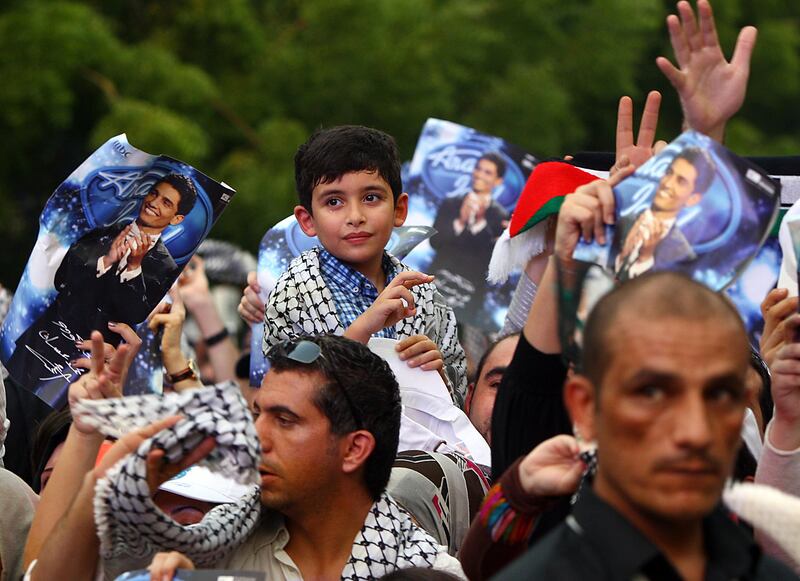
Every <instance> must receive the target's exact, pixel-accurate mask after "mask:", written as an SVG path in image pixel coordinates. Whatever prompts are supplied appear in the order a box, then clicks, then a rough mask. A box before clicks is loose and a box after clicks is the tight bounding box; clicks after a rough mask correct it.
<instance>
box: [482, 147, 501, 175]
mask: <svg viewBox="0 0 800 581" xmlns="http://www.w3.org/2000/svg"><path fill="white" fill-rule="evenodd" d="M482 159H485V160H486V161H491V162H492V163H493V164H494V166H495V167H496V168H497V177H499V178H501V177H503V176H505V175H506V160H504V159H503V156H502V155H500V154H499V153H495V152H494V151H491V152H489V153H484V154H483V155H482V156H480V157H479V158H478V161H480V160H482ZM476 163H477V162H476Z"/></svg>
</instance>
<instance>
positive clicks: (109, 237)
mask: <svg viewBox="0 0 800 581" xmlns="http://www.w3.org/2000/svg"><path fill="white" fill-rule="evenodd" d="M233 194H234V191H233V190H232V189H230V188H229V187H228V186H226V185H224V184H219V183H217V182H215V181H214V180H212V179H211V178H209V177H208V176H206V175H204V174H203V173H201V172H199V171H198V170H196V169H194V168H193V167H191V166H189V165H187V164H185V163H183V162H181V161H178V160H175V159H172V158H170V157H166V156H154V155H150V154H148V153H145V152H143V151H140V150H138V149H136V148H135V147H133V146H131V145H130V144H129V143H128V141H127V138H126V137H125V135H119V136H117V137H114V138H112V139H109V140H108V141H107V142H106V143H105V144H103V145H102V146H101V147H100V148H99V149H98V150H97V151H95V152H94V153H93V154H92V155H91V156H89V158H88V159H87V160H86V161H84V162H83V163H82V164H81V165H80V166H79V167H78V168H77V169H76V170H75V171H74V172H72V174H70V176H69V177H68V178H67V179H66V180H64V182H63V183H61V184H60V185H59V186H58V187H57V188H56V190H55V192H54V193H53V195H52V196H51V197H50V199H49V200H48V201H47V203H46V205H45V207H44V210H43V211H42V214H41V216H40V221H39V235H38V238H37V240H36V244H35V245H34V248H33V251H32V252H31V255H30V258H29V260H28V263H27V265H26V267H25V271H24V272H23V275H22V279H21V280H20V283H19V286H18V287H17V292H16V294H15V295H14V300H13V302H12V304H11V308H10V310H9V313H8V316H7V318H6V320H5V322H4V324H3V326H2V329H1V330H0V359H1V360H2V362H3V364H4V365H5V367H6V368H7V369H8V371H9V372H10V373H11V375H12V377H14V379H16V380H17V381H18V382H19V383H21V384H22V385H23V386H25V387H27V388H28V389H31V390H32V391H34V392H35V393H36V394H37V395H38V396H39V397H41V398H42V399H43V400H44V401H46V402H47V403H49V404H50V405H52V406H54V407H60V406H61V405H62V404H63V403H64V402H65V401H66V390H67V387H68V386H69V383H70V382H71V381H73V380H74V379H75V378H76V377H77V376H78V375H79V374H80V372H81V371H82V370H80V369H76V368H74V367H73V366H72V364H71V361H72V360H73V359H76V358H78V357H81V356H85V355H86V354H85V353H82V352H81V351H79V350H78V348H77V347H76V346H75V342H76V341H81V340H85V339H87V338H88V337H89V336H90V334H91V332H92V331H93V330H98V331H100V332H101V333H103V336H104V340H105V341H106V342H107V343H110V344H112V345H117V344H118V343H119V342H120V336H119V334H118V333H115V332H114V330H113V327H114V324H115V323H126V324H128V325H130V326H131V327H135V326H136V325H138V324H139V323H141V322H142V321H144V320H145V319H146V317H147V316H148V314H149V313H150V312H151V311H152V310H153V308H154V307H155V306H156V305H157V304H158V303H159V302H160V301H161V299H162V298H164V296H165V295H166V294H167V291H168V290H169V288H170V286H171V285H172V283H173V282H174V280H175V279H176V278H177V276H178V274H179V273H180V271H181V269H182V268H183V265H185V264H186V263H187V262H188V261H189V259H190V258H191V256H192V255H193V254H194V252H195V250H197V247H198V246H199V245H200V243H201V242H202V240H203V239H204V238H205V237H206V236H207V235H208V233H209V231H210V230H211V227H212V225H213V224H214V222H215V221H216V220H217V219H218V218H219V216H220V215H221V213H222V211H223V210H224V209H225V207H227V204H228V203H229V202H230V200H231V198H232V196H233Z"/></svg>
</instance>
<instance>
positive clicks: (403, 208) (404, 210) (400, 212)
mask: <svg viewBox="0 0 800 581" xmlns="http://www.w3.org/2000/svg"><path fill="white" fill-rule="evenodd" d="M407 217H408V194H407V193H405V192H403V193H402V194H400V195H399V196H397V199H396V200H395V201H394V226H395V228H397V227H398V226H402V225H403V223H404V222H405V221H406V218H407Z"/></svg>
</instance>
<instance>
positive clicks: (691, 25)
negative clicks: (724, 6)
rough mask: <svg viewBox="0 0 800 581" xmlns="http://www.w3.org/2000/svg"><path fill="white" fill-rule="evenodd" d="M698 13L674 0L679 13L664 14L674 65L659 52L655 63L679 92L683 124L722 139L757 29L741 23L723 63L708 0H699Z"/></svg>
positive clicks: (741, 90) (738, 102)
mask: <svg viewBox="0 0 800 581" xmlns="http://www.w3.org/2000/svg"><path fill="white" fill-rule="evenodd" d="M697 13H698V18H695V14H694V11H693V10H692V7H691V5H690V4H689V3H688V2H686V1H681V2H678V14H679V15H680V17H678V16H676V15H674V14H670V15H669V16H668V17H667V28H668V29H669V38H670V41H671V43H672V50H673V51H674V53H675V60H676V61H677V63H678V66H677V67H675V66H674V65H673V64H672V63H671V62H670V61H669V60H668V59H666V58H664V57H658V58H657V59H656V64H657V65H658V68H659V69H661V72H662V73H664V75H665V76H666V77H667V79H669V82H670V83H672V86H673V87H675V90H676V91H677V92H678V97H680V101H681V108H682V109H683V118H684V126H685V128H691V129H695V130H697V131H699V132H700V133H704V134H706V135H708V136H710V137H712V138H713V139H716V140H717V141H719V142H722V139H723V137H724V134H725V125H726V124H727V122H728V120H729V119H730V118H731V117H733V116H734V115H735V114H736V112H737V111H739V109H740V108H741V106H742V103H744V97H745V94H746V92H747V79H748V77H749V76H750V57H751V55H752V54H753V49H754V48H755V44H756V36H757V31H756V29H755V27H753V26H746V27H744V28H743V29H742V30H741V32H739V38H738V39H737V41H736V48H735V49H734V51H733V58H731V61H730V62H728V61H726V60H725V55H724V54H723V53H722V47H720V44H719V38H718V37H717V29H716V25H715V24H714V14H713V12H712V11H711V4H709V2H708V0H698V2H697Z"/></svg>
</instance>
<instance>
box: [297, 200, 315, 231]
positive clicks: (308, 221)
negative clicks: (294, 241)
mask: <svg viewBox="0 0 800 581" xmlns="http://www.w3.org/2000/svg"><path fill="white" fill-rule="evenodd" d="M294 217H295V219H296V220H297V223H298V224H300V229H301V230H302V231H303V233H305V235H306V236H316V235H317V229H316V228H315V227H314V216H312V215H311V212H309V211H308V210H306V209H305V208H304V207H303V206H295V207H294Z"/></svg>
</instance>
